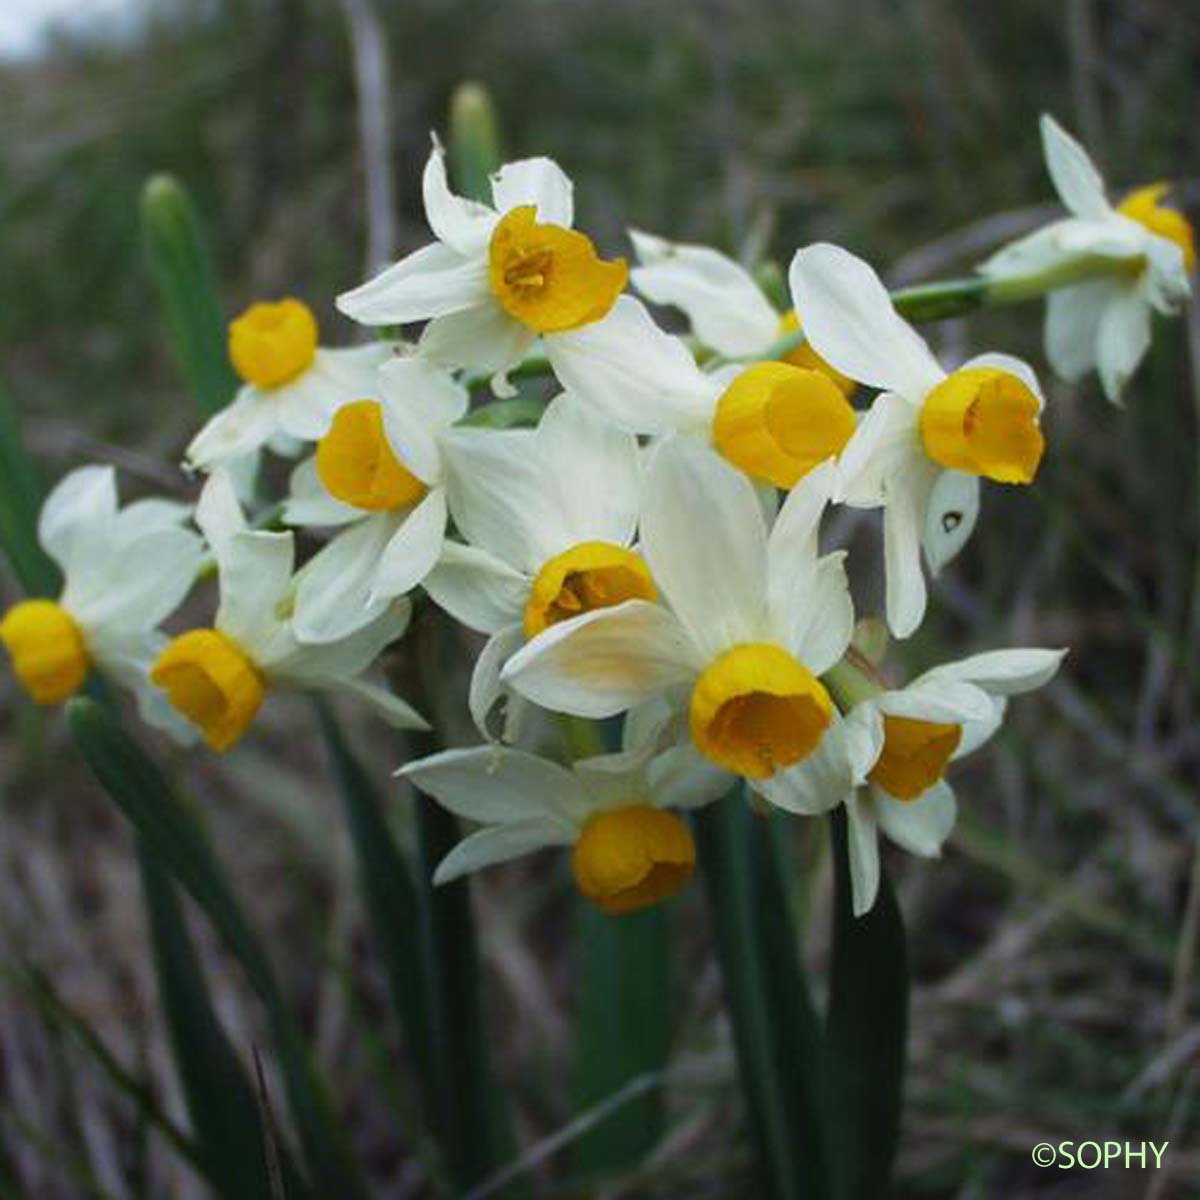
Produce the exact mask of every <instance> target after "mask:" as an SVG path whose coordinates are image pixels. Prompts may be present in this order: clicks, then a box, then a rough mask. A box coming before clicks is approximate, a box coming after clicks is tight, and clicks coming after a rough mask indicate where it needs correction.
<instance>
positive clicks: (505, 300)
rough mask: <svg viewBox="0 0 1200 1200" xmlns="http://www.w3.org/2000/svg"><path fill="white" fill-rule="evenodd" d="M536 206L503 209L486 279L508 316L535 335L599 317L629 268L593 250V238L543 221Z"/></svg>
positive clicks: (618, 291) (574, 326) (610, 303)
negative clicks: (525, 326)
mask: <svg viewBox="0 0 1200 1200" xmlns="http://www.w3.org/2000/svg"><path fill="white" fill-rule="evenodd" d="M536 218H537V209H536V208H534V206H533V205H531V204H526V205H522V206H521V207H520V208H514V209H513V210H512V211H511V212H509V213H506V214H505V215H504V217H503V218H501V220H500V222H499V224H497V226H496V229H495V231H494V232H493V234H492V241H491V245H490V247H489V249H488V281H489V283H490V285H491V289H492V292H493V293H494V295H495V296H496V299H497V300H499V301H500V305H501V307H502V308H503V309H504V311H505V312H506V313H508V315H509V316H510V317H513V318H515V319H516V320H518V321H520V322H521V324H522V325H527V326H528V327H529V328H530V329H532V330H535V331H536V332H537V333H564V332H566V331H567V330H568V329H578V328H579V327H580V326H581V325H589V324H591V323H592V322H593V321H598V320H600V318H601V317H603V316H605V315H606V314H607V312H608V311H609V309H611V308H612V306H613V305H614V304H615V303H616V300H617V297H618V296H619V295H620V294H621V291H622V289H623V288H624V287H625V281H626V279H627V278H628V276H629V268H628V267H627V266H626V265H625V260H624V259H623V258H618V259H615V260H613V261H611V262H608V261H605V260H604V259H602V258H600V257H599V256H598V255H597V254H596V248H595V246H593V245H592V242H591V239H590V238H588V237H586V236H585V235H584V234H582V233H579V232H577V231H576V230H574V229H564V228H563V227H562V226H561V225H542V224H539V223H538V221H537V219H536Z"/></svg>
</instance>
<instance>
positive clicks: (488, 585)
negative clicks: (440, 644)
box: [423, 542, 529, 633]
mask: <svg viewBox="0 0 1200 1200" xmlns="http://www.w3.org/2000/svg"><path fill="white" fill-rule="evenodd" d="M423 582H424V587H425V590H426V591H427V592H428V593H429V595H430V598H431V599H432V600H433V602H434V603H435V604H436V605H437V606H438V607H439V608H442V609H444V610H445V611H446V612H448V613H449V614H450V615H451V616H452V617H453V618H454V619H455V620H456V621H458V622H460V623H461V624H463V625H466V626H467V628H468V629H475V630H477V631H478V632H480V633H497V632H498V631H499V630H501V629H505V628H507V627H508V626H509V625H511V624H512V623H513V622H514V621H516V622H519V621H520V619H521V614H522V613H523V612H524V609H525V604H526V601H527V600H528V598H529V576H528V575H524V574H522V573H521V572H520V571H517V570H514V569H513V568H512V567H510V566H509V565H508V564H507V563H506V562H505V561H504V560H503V559H500V558H497V557H496V556H495V555H494V554H489V553H488V552H487V551H486V550H480V549H479V548H478V547H477V546H464V545H463V544H461V543H460V542H446V543H445V544H444V546H443V547H442V556H441V559H440V560H439V561H438V563H437V565H436V566H435V567H434V568H433V570H432V571H430V572H429V574H428V575H426V576H425V579H424V581H423Z"/></svg>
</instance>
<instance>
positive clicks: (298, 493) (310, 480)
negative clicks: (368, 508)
mask: <svg viewBox="0 0 1200 1200" xmlns="http://www.w3.org/2000/svg"><path fill="white" fill-rule="evenodd" d="M362 516H363V513H362V510H361V509H358V508H354V507H353V506H352V505H349V504H343V503H342V502H341V501H340V500H337V499H335V498H334V497H333V496H331V495H330V494H329V493H328V492H327V491H326V490H325V485H324V484H323V483H322V482H321V476H320V475H319V474H318V472H317V460H316V458H315V457H312V458H306V459H304V461H303V462H300V463H298V464H297V465H296V467H295V469H294V470H293V471H292V474H291V478H290V479H289V480H288V497H287V499H286V500H285V501H284V504H283V522H284V524H285V525H294V526H301V525H304V526H310V527H311V526H314V525H317V526H320V525H348V524H350V523H351V522H353V521H361V520H362Z"/></svg>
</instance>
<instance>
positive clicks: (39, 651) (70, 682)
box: [0, 600, 91, 704]
mask: <svg viewBox="0 0 1200 1200" xmlns="http://www.w3.org/2000/svg"><path fill="white" fill-rule="evenodd" d="M0 642H3V643H4V648H5V649H6V650H7V651H8V653H9V656H10V657H11V659H12V666H13V671H14V672H15V673H16V676H17V678H18V679H19V680H20V681H21V684H22V686H23V687H24V688H25V690H26V691H27V692H28V693H29V694H30V696H32V697H33V699H34V700H35V701H36V702H37V703H38V704H61V703H62V702H63V701H64V700H66V699H68V698H69V697H71V696H73V695H74V694H75V693H76V692H77V691H79V689H80V688H81V687H82V686H83V681H84V680H85V679H86V678H87V673H88V670H89V668H90V667H91V658H90V657H89V655H88V652H87V646H86V645H85V644H84V641H83V633H82V631H81V630H80V628H79V626H78V624H76V622H75V618H74V617H72V616H71V614H70V613H69V612H67V610H66V609H65V608H63V607H62V606H61V605H58V604H55V603H54V601H53V600H23V601H21V603H20V604H14V605H13V607H12V608H10V609H9V610H8V612H7V613H5V615H4V620H3V621H0Z"/></svg>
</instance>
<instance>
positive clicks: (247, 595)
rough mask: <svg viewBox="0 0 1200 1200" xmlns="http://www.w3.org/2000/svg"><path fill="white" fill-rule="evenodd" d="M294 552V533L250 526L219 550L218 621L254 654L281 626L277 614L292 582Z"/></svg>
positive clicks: (229, 633) (225, 631)
mask: <svg viewBox="0 0 1200 1200" xmlns="http://www.w3.org/2000/svg"><path fill="white" fill-rule="evenodd" d="M210 540H211V539H210ZM293 556H294V547H293V543H292V535H291V534H290V533H266V532H253V531H250V530H243V531H241V532H240V533H235V534H233V536H232V537H230V538H229V540H228V541H227V542H226V543H225V545H224V547H223V548H222V549H220V550H218V551H217V561H218V564H219V568H220V585H221V604H220V607H219V608H218V609H217V619H216V625H217V628H218V629H220V630H222V631H223V632H224V633H227V634H228V635H229V636H230V637H231V638H233V640H234V641H235V642H237V643H238V644H239V645H241V646H244V647H245V648H246V649H247V650H248V651H250V652H251V654H253V653H254V651H255V650H256V649H257V648H259V647H260V646H261V645H263V643H264V642H265V641H266V639H268V638H269V637H271V636H272V634H273V633H274V631H275V629H276V627H277V626H278V624H279V618H278V617H277V616H276V615H275V613H276V609H277V608H278V606H279V604H280V602H281V601H282V600H283V598H284V597H285V596H286V595H287V592H288V589H289V588H290V586H291V580H292V563H293Z"/></svg>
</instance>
